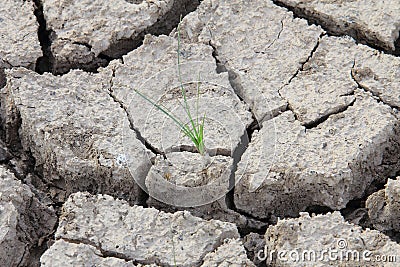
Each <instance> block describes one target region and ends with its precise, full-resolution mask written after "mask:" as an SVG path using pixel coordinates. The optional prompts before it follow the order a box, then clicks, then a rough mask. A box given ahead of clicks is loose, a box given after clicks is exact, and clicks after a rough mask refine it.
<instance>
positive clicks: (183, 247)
mask: <svg viewBox="0 0 400 267" xmlns="http://www.w3.org/2000/svg"><path fill="white" fill-rule="evenodd" d="M127 233H129V234H127ZM238 237H239V234H238V231H237V228H236V226H235V225H234V224H231V223H225V222H221V221H217V220H210V221H205V220H202V219H200V218H197V217H194V216H192V215H190V213H188V212H176V213H174V214H170V213H164V212H162V211H161V212H160V211H158V210H156V209H153V208H147V209H146V208H143V207H140V206H129V205H128V203H127V202H125V201H119V200H114V199H113V198H112V197H110V196H107V195H97V196H91V195H89V194H87V193H76V194H73V195H71V196H70V197H69V199H68V201H67V202H66V203H65V204H64V206H63V213H62V214H61V217H60V223H59V227H58V229H57V232H56V239H64V240H66V241H68V242H72V243H74V242H78V243H87V244H91V245H93V246H95V247H98V248H99V249H100V250H101V251H102V252H103V254H107V255H116V256H118V255H119V258H123V259H126V260H135V261H137V262H140V263H143V264H148V263H156V264H160V265H162V266H173V265H174V263H175V262H176V266H196V265H198V264H199V263H201V261H202V259H203V257H204V256H205V255H206V254H207V253H208V252H212V251H214V250H215V249H216V248H218V247H219V246H221V244H222V243H223V242H224V240H225V239H229V238H238ZM222 249H223V248H222ZM216 254H219V252H218V251H217V252H216ZM238 254H239V255H240V254H241V253H238ZM215 257H217V256H215ZM213 258H214V257H213V256H210V260H213ZM239 258H240V257H239ZM216 260H217V259H214V261H216Z"/></svg>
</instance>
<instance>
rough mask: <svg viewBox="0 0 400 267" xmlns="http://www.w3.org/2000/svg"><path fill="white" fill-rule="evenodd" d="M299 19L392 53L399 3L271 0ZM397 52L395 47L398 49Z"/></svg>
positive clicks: (399, 21) (392, 0)
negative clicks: (301, 18)
mask: <svg viewBox="0 0 400 267" xmlns="http://www.w3.org/2000/svg"><path fill="white" fill-rule="evenodd" d="M274 2H276V3H279V4H280V5H283V6H286V7H288V8H289V9H291V10H293V11H294V12H295V14H297V15H298V16H300V17H306V18H307V19H309V20H310V21H312V22H316V23H317V24H320V25H322V26H323V27H324V28H326V29H327V30H328V31H329V32H331V33H332V34H339V35H343V34H346V35H350V36H352V37H353V38H355V39H356V40H358V41H361V42H364V43H368V44H371V45H374V46H377V47H380V48H382V49H385V50H388V51H392V52H393V51H395V50H396V47H395V45H396V44H395V42H396V41H397V39H398V38H399V32H400V18H399V16H398V14H399V13H400V3H399V1H397V0H388V1H381V2H375V1H373V0H367V1H357V0H356V1H353V0H352V1H344V0H323V1H318V0H307V1H301V0H274ZM397 49H398V48H397Z"/></svg>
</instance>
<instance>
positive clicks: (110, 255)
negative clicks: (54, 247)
mask: <svg viewBox="0 0 400 267" xmlns="http://www.w3.org/2000/svg"><path fill="white" fill-rule="evenodd" d="M57 240H63V241H65V242H68V243H71V244H77V245H79V244H84V245H89V246H92V247H94V248H96V249H97V250H99V251H100V253H101V255H99V254H96V255H97V256H99V257H102V258H117V259H120V260H124V261H126V262H129V261H131V262H132V263H134V264H138V263H139V262H137V261H136V260H135V259H132V258H130V257H128V256H126V255H125V254H123V253H118V252H114V251H107V250H104V249H103V248H102V247H101V246H99V245H97V244H96V243H94V242H92V241H90V240H87V239H72V238H66V237H61V238H58V239H56V241H57Z"/></svg>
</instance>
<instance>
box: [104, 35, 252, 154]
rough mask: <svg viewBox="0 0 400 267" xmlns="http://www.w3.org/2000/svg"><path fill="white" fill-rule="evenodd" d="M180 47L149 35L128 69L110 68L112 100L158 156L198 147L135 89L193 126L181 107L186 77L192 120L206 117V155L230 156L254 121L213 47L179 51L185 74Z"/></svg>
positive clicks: (184, 46)
mask: <svg viewBox="0 0 400 267" xmlns="http://www.w3.org/2000/svg"><path fill="white" fill-rule="evenodd" d="M177 47H178V40H177V37H176V36H175V37H167V36H160V37H152V36H146V38H145V40H144V43H143V45H142V46H141V47H140V48H138V49H136V50H135V51H133V52H131V53H129V54H128V55H127V56H124V57H123V62H124V63H123V64H121V63H116V64H111V66H110V68H114V76H115V77H114V78H113V80H112V82H113V85H112V87H111V90H112V95H113V96H114V97H115V99H116V100H117V101H118V102H120V103H121V104H122V105H123V106H124V107H125V109H126V110H127V113H128V114H129V116H130V118H131V121H132V124H133V125H134V127H135V128H136V129H137V130H138V131H139V132H140V133H141V136H142V137H143V138H144V139H145V140H146V141H147V142H148V143H149V144H150V145H151V146H152V147H154V148H156V149H157V150H158V151H161V152H164V153H165V152H169V151H171V150H174V148H175V149H176V148H179V147H190V146H191V147H193V143H192V142H191V140H190V139H189V138H188V137H184V136H183V134H182V131H181V129H180V128H179V127H178V126H177V125H176V124H174V123H173V122H172V121H171V119H170V118H168V117H166V116H165V114H163V113H162V112H160V111H159V110H157V109H156V108H154V106H153V105H152V104H150V103H148V102H147V101H146V100H145V99H143V98H142V97H140V96H139V95H138V94H136V93H135V92H134V89H136V90H139V91H140V92H141V93H142V94H144V95H146V96H150V97H151V99H152V100H154V101H156V102H157V103H158V104H160V105H163V106H164V107H166V108H167V109H168V110H171V111H172V112H173V113H174V114H175V116H176V117H178V118H180V119H181V120H182V121H183V122H184V123H189V121H188V119H186V118H187V115H186V114H185V110H184V109H183V108H181V105H184V103H183V101H181V98H182V95H181V87H180V77H181V78H182V83H183V84H185V88H186V90H187V102H188V105H189V107H190V109H191V114H193V115H192V116H194V117H196V114H198V116H199V117H200V118H202V117H203V116H204V115H205V116H206V118H205V128H204V131H205V132H207V135H206V136H205V141H204V142H205V145H206V148H207V150H208V151H209V152H210V154H215V153H219V154H221V153H222V154H224V155H228V156H230V155H231V154H232V152H233V150H234V149H235V148H236V147H237V145H238V144H239V142H240V139H241V137H242V135H244V134H245V131H246V128H247V126H249V125H250V123H251V122H252V118H251V113H250V112H249V111H248V107H247V105H245V104H244V103H243V102H241V101H240V99H239V98H238V96H237V95H236V94H235V93H234V91H233V89H232V87H231V86H230V84H229V79H228V74H227V73H221V74H218V73H217V71H216V67H215V59H214V58H213V56H212V53H213V50H212V48H211V47H210V46H208V45H204V44H197V43H196V44H190V43H185V42H183V43H182V44H181V45H180V49H179V50H180V54H181V63H182V65H181V68H180V70H181V75H179V73H178V70H177V67H176V64H177ZM161 51H162V53H161ZM148 62H151V64H148ZM203 81H204V82H203ZM198 82H200V84H199V83H198ZM198 91H199V93H200V95H199V94H198ZM178 100H179V101H180V102H179V101H178ZM196 107H197V108H196ZM143 110H147V111H148V112H143ZM196 110H197V112H196Z"/></svg>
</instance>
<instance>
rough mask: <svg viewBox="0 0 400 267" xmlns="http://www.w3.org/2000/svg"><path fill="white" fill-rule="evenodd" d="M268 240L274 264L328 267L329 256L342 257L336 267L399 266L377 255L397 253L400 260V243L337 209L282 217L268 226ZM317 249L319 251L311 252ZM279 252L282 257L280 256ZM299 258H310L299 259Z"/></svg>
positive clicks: (266, 246) (271, 264) (266, 235)
mask: <svg viewBox="0 0 400 267" xmlns="http://www.w3.org/2000/svg"><path fill="white" fill-rule="evenodd" d="M265 242H266V244H265V250H264V252H267V253H268V257H267V261H266V262H267V264H270V266H327V265H326V263H327V262H329V260H328V257H332V258H336V259H341V260H337V261H336V263H338V265H336V266H397V265H398V264H396V263H395V262H385V261H383V260H382V261H381V262H379V261H378V260H379V259H381V258H376V257H375V256H384V255H386V256H391V255H397V260H398V258H399V256H398V252H399V251H400V245H399V244H397V243H395V242H393V241H391V240H390V239H389V238H388V237H387V236H385V235H383V234H382V233H380V232H378V231H375V230H369V229H367V230H363V229H362V228H361V227H359V226H355V225H352V224H349V223H347V222H346V221H345V220H344V219H343V217H342V216H341V215H340V213H339V212H337V211H336V212H333V213H328V214H326V215H317V216H310V215H309V214H308V213H300V218H298V219H285V220H280V221H278V223H277V225H275V226H272V227H270V228H268V230H267V232H266V233H265ZM313 250H316V251H318V252H319V253H316V254H309V253H310V251H313ZM292 251H295V252H294V253H293V252H292ZM322 251H325V253H324V254H321V252H322ZM279 252H280V253H281V256H282V257H280V256H278V257H276V255H277V253H279ZM332 252H333V253H332ZM311 253H312V252H311ZM283 254H285V255H283ZM270 255H273V256H274V257H269V256H270ZM297 255H298V256H297ZM310 255H314V256H310ZM357 255H359V256H357ZM266 256H267V255H266ZM297 257H299V258H300V259H301V258H302V257H304V258H305V259H306V260H305V261H297V262H296V258H297ZM313 257H315V258H313ZM307 259H309V260H307ZM315 259H317V260H315ZM382 259H383V257H382ZM341 264H343V265H341Z"/></svg>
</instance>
